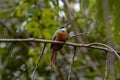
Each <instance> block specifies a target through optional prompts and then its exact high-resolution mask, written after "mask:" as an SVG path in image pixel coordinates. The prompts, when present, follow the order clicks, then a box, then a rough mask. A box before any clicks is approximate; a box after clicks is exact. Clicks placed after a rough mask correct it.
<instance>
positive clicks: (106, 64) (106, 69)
mask: <svg viewBox="0 0 120 80" xmlns="http://www.w3.org/2000/svg"><path fill="white" fill-rule="evenodd" d="M105 53H107V52H106V51H105ZM107 71H108V60H107V58H106V63H105V76H104V79H103V80H106V79H107V73H108V72H107Z"/></svg>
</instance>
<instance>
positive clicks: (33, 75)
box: [32, 43, 46, 80]
mask: <svg viewBox="0 0 120 80" xmlns="http://www.w3.org/2000/svg"><path fill="white" fill-rule="evenodd" d="M45 47H46V43H44V47H43V50H42V52H41V54H40V56H39V59H38V62H37V64H36V66H35V68H34V70H33V74H32V80H34V77H35V72H36V70H37V67H38V64H39V63H40V60H41V58H42V55H43V53H44V50H45Z"/></svg>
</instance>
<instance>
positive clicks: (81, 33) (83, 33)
mask: <svg viewBox="0 0 120 80" xmlns="http://www.w3.org/2000/svg"><path fill="white" fill-rule="evenodd" d="M88 33H89V32H83V33H79V34H76V35H74V36H72V37H70V38H69V39H71V38H73V37H76V36H79V35H84V34H88Z"/></svg>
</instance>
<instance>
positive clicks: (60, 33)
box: [50, 21, 71, 67]
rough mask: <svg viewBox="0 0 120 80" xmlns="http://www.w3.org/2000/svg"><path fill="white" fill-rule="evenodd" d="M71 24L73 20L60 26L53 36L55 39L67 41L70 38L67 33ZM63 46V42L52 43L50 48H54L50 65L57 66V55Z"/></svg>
mask: <svg viewBox="0 0 120 80" xmlns="http://www.w3.org/2000/svg"><path fill="white" fill-rule="evenodd" d="M70 24H71V21H70V22H68V23H67V24H65V25H63V26H61V27H59V28H58V29H57V30H56V31H55V33H54V35H53V37H52V40H53V41H61V42H66V40H68V38H69V36H68V33H67V28H68V26H69V25H70ZM62 47H63V44H61V43H51V46H50V49H52V56H51V61H50V66H51V67H53V66H55V60H56V57H57V51H59V50H60V49H61V48H62Z"/></svg>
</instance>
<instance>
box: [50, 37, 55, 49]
mask: <svg viewBox="0 0 120 80" xmlns="http://www.w3.org/2000/svg"><path fill="white" fill-rule="evenodd" d="M55 38H56V36H53V38H52V40H53V41H54V40H55ZM52 46H53V43H51V46H50V49H52Z"/></svg>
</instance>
